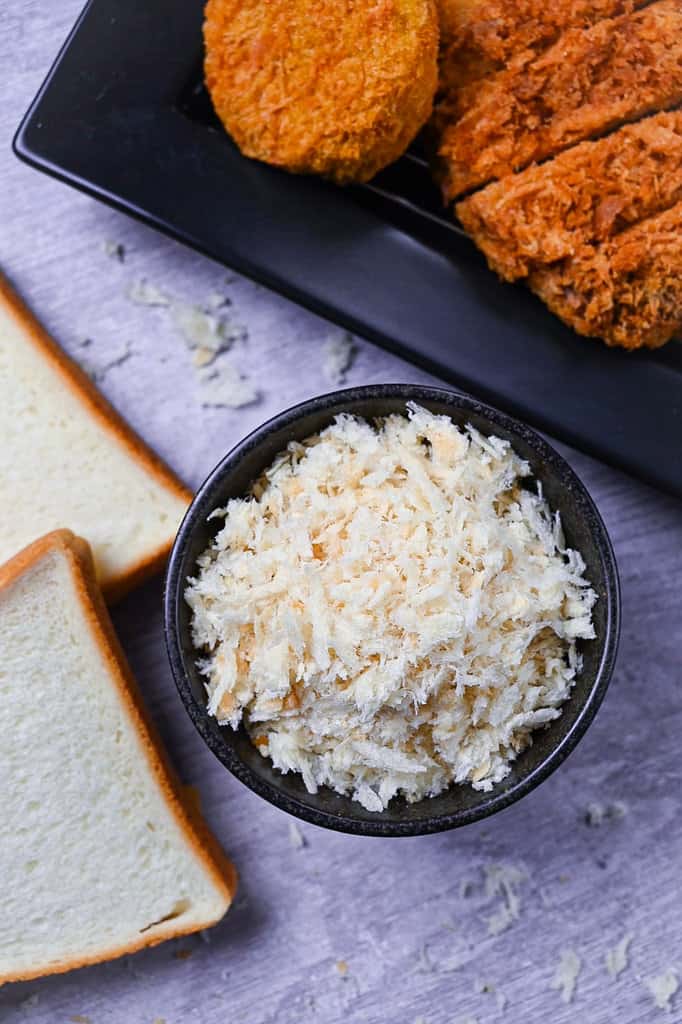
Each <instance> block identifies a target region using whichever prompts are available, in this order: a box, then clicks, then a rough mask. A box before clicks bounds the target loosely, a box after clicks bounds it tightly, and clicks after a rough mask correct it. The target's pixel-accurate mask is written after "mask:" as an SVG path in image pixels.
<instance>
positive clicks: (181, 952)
mask: <svg viewBox="0 0 682 1024" xmlns="http://www.w3.org/2000/svg"><path fill="white" fill-rule="evenodd" d="M191 955H192V950H191V949H176V950H175V952H174V953H173V956H174V957H175V959H176V960H189V958H190V957H191Z"/></svg>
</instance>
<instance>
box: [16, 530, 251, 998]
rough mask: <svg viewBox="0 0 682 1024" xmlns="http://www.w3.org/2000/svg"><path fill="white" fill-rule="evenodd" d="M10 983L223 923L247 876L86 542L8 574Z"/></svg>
mask: <svg viewBox="0 0 682 1024" xmlns="http://www.w3.org/2000/svg"><path fill="white" fill-rule="evenodd" d="M0 736H1V737H2V740H1V747H0V751H1V757H0V760H1V761H2V784H1V785H0V879H1V880H2V881H1V883H0V906H1V908H2V909H1V911H0V913H1V916H2V921H3V924H2V927H1V928H0V984H2V983H3V982H5V981H16V980H20V979H27V978H32V977H37V976H38V975H42V974H52V973H57V972H62V971H67V970H70V969H71V968H73V967H79V966H82V965H84V964H90V963H95V962H97V961H100V960H105V959H109V958H113V957H116V956H121V955H122V954H124V953H130V952H132V951H134V950H136V949H140V948H141V947H143V946H150V945H155V944H156V943H157V942H161V941H163V940H164V939H169V938H172V937H174V936H177V935H183V934H186V933H188V932H193V931H196V930H198V929H201V928H206V927H207V926H209V925H211V924H214V923H215V922H216V921H218V920H219V919H220V918H221V917H222V916H223V914H224V913H225V911H226V910H227V908H228V906H229V904H230V900H231V898H232V895H233V892H234V889H235V885H236V875H235V872H234V869H233V867H232V865H231V864H230V862H229V861H228V860H227V858H226V856H225V854H224V853H223V852H222V851H221V849H220V847H219V846H218V844H217V842H216V840H215V839H214V838H213V837H212V836H211V834H210V833H209V831H208V829H207V828H206V826H205V824H204V823H203V822H202V821H201V819H200V818H199V817H198V815H197V814H196V811H195V810H194V809H193V807H192V804H191V802H190V801H189V799H188V798H187V797H186V796H183V793H182V790H181V788H180V786H179V784H178V782H177V780H176V779H175V777H174V776H173V774H172V772H171V770H170V768H169V766H168V764H167V762H166V759H165V757H164V755H163V753H162V750H161V748H160V746H159V741H158V739H157V737H156V735H155V734H154V732H153V730H152V729H151V727H150V725H149V723H148V721H147V719H146V716H145V715H144V711H143V707H142V704H141V700H140V696H139V693H138V690H137V687H136V685H135V682H134V680H133V678H132V676H131V673H130V670H129V668H128V666H127V664H126V662H125V658H124V655H123V652H122V651H121V648H120V646H119V644H118V641H117V639H116V636H115V634H114V632H113V627H112V625H111V621H110V619H109V617H108V614H107V611H106V607H105V605H104V602H103V600H102V597H101V594H100V592H99V588H98V586H97V583H96V580H95V576H94V569H93V564H92V559H91V556H90V551H89V548H88V546H87V544H86V543H85V542H84V541H82V540H81V539H80V538H77V537H74V535H73V534H72V533H71V532H70V531H68V530H57V531H55V532H54V533H51V534H48V536H46V537H43V538H41V539H40V540H38V541H36V542H35V543H34V544H32V545H31V546H30V547H28V548H26V549H25V550H24V551H22V552H21V553H20V554H19V555H17V556H16V557H15V558H13V559H12V560H11V561H10V562H8V563H7V564H6V565H5V566H3V567H2V568H0Z"/></svg>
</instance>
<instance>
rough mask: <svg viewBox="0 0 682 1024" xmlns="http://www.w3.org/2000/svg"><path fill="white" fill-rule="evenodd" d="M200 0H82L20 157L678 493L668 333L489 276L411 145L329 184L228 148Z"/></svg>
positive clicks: (678, 436) (677, 395) (680, 405)
mask: <svg viewBox="0 0 682 1024" xmlns="http://www.w3.org/2000/svg"><path fill="white" fill-rule="evenodd" d="M202 7H203V5H202V3H201V2H200V0H145V2H144V3H140V2H139V0H90V3H89V4H88V5H87V7H86V8H85V10H84V12H83V14H82V15H81V17H80V19H79V21H78V24H77V25H76V27H75V28H74V30H73V32H72V34H71V36H70V37H69V39H68V40H67V43H66V45H65V46H64V48H63V50H62V52H61V53H60V55H59V57H58V59H57V62H56V64H55V66H54V67H53V69H52V71H51V72H50V74H49V76H48V78H47V81H46V82H45V84H44V85H43V87H42V89H41V90H40V93H39V95H38V96H37V98H36V100H35V101H34V103H33V105H32V106H31V109H30V110H29V112H28V114H27V115H26V117H25V118H24V121H23V123H22V125H21V127H20V128H19V131H18V132H17V136H16V138H15V141H14V147H15V151H16V153H17V154H18V155H19V156H20V157H21V158H22V159H24V160H26V161H27V162H28V163H31V164H33V165H34V166H36V167H38V168H40V169H41V170H44V171H47V172H48V173H50V174H53V175H55V176H56V177H58V178H61V179H63V180H64V181H67V182H69V183H70V184H72V185H75V186H76V187H77V188H80V189H82V190H84V191H86V192H90V193H91V194H93V195H95V196H97V197H98V198H100V199H103V200H104V201H105V202H108V203H110V204H111V205H112V206H116V207H118V208H119V209H122V210H125V211H126V212H127V213H130V214H132V215H133V216H136V217H138V218H140V219H141V220H144V221H146V222H148V223H150V224H153V225H154V226H155V227H157V228H159V229H160V230H162V231H165V232H166V233H167V234H169V235H172V236H173V237H175V238H178V239H181V240H182V241H183V242H186V243H188V244H189V245H192V246H194V247H195V248H196V249H199V250H200V251H202V252H204V253H206V254H208V255H209V256H212V257H214V258H215V259H217V260H220V261H222V262H223V263H225V264H228V265H229V266H231V267H234V268H236V269H237V270H239V271H241V272H243V273H245V274H247V275H249V276H251V277H254V278H256V279H257V280H259V281H262V282H263V283H264V284H266V285H268V286H270V287H271V288H274V289H276V290H277V291H280V292H282V293H283V294H285V295H287V296H289V297H290V298H292V299H294V300H296V301H297V302H300V303H302V304H303V305H305V306H308V307H309V308H310V309H312V310H314V311H315V312H317V313H320V314H322V315H323V316H326V317H328V318H329V319H331V320H335V321H337V322H338V323H341V324H343V325H345V326H346V327H348V328H349V329H351V330H353V331H356V332H358V333H360V334H364V335H365V336H366V337H368V338H371V339H372V340H373V341H375V342H377V343H378V344H380V345H383V346H384V347H386V348H388V349H390V350H391V351H394V352H397V353H398V354H400V355H402V356H404V357H406V358H407V359H411V360H412V361H414V362H416V363H419V364H420V365H421V366H424V367H426V368H427V369H429V370H431V371H434V372H435V373H438V374H440V375H441V376H442V377H444V378H446V379H447V380H449V381H451V382H453V383H455V384H457V385H458V386H459V387H461V388H463V389H465V390H468V391H471V392H474V393H476V394H477V395H479V396H481V397H484V398H486V399H488V400H492V401H494V402H496V403H497V404H498V405H500V406H502V407H504V408H505V409H507V410H508V411H510V412H513V413H515V414H516V415H518V416H520V417H522V418H525V419H528V420H530V421H532V422H533V423H535V424H536V425H537V426H540V427H542V428H544V429H545V430H547V431H549V432H550V433H552V434H555V435H556V436H557V437H561V438H563V439H564V440H566V441H568V442H570V443H573V444H575V445H577V446H579V447H581V448H583V449H585V450H586V451H589V452H592V453H593V454H595V455H598V456H600V457H602V458H604V459H605V460H607V461H609V462H612V463H613V464H615V465H618V466H621V467H623V468H625V469H627V470H629V471H631V472H633V473H635V474H637V475H639V476H641V477H642V478H644V479H646V480H649V481H651V482H652V483H655V484H657V485H659V486H660V487H662V488H664V489H667V490H669V491H671V492H673V493H675V494H678V495H680V496H682V454H681V453H682V446H681V444H680V441H681V440H682V346H680V345H678V344H675V343H673V344H671V345H670V346H668V347H667V348H666V349H664V350H662V351H660V352H656V353H651V352H643V353H642V352H639V353H626V352H622V351H618V350H614V351H611V350H608V349H607V348H606V347H605V346H604V345H602V344H601V343H600V342H598V341H591V340H585V339H582V338H579V337H577V336H576V335H574V334H573V333H572V332H571V331H569V330H568V329H567V328H566V327H564V326H563V325H562V324H561V323H560V322H559V321H558V320H556V319H555V318H554V317H553V316H552V315H551V314H550V313H549V312H547V310H546V309H545V308H544V307H543V305H542V303H540V302H539V300H537V299H535V298H534V297H533V296H532V295H531V294H530V293H528V292H527V291H526V290H525V289H524V288H523V287H521V286H510V285H503V284H501V283H500V282H499V281H498V280H497V279H496V278H495V277H494V276H493V274H492V273H490V272H489V271H488V270H487V268H486V266H485V262H484V260H483V259H482V257H481V256H480V254H479V253H478V252H477V251H476V249H475V248H474V246H473V244H472V243H471V242H470V241H469V240H468V239H467V238H466V237H464V236H463V235H462V234H461V232H459V231H458V229H457V228H456V226H455V225H454V224H453V223H452V221H451V220H450V218H449V217H448V216H446V215H445V214H444V213H443V211H442V210H441V208H440V206H439V202H438V197H437V194H436V191H435V189H434V187H433V185H432V183H431V181H430V179H429V175H428V170H427V168H426V165H425V163H424V162H423V161H422V160H421V159H420V157H419V155H418V154H415V153H411V154H409V155H408V156H406V157H404V158H403V159H402V160H400V161H398V163H397V164H395V165H393V167H391V168H389V169H388V170H386V171H384V172H382V174H381V175H379V176H378V178H377V179H375V181H374V182H373V183H371V184H370V185H368V186H363V187H357V188H346V189H341V188H338V187H335V186H333V185H330V184H328V183H326V182H323V181H319V180H315V179H311V178H300V177H294V176H291V175H287V174H285V173H284V172H281V171H277V170H274V169H272V168H269V167H266V166H264V165H262V164H258V163H255V162H253V161H249V160H246V159H244V158H243V157H242V156H241V155H240V154H239V152H238V151H237V149H236V147H235V146H234V145H233V144H232V142H231V141H230V140H229V138H228V137H227V136H226V134H225V133H224V132H223V131H222V129H221V128H220V127H219V126H218V125H217V123H216V121H215V118H214V115H213V113H212V111H211V107H210V103H209V102H208V98H207V97H206V95H205V93H204V90H203V87H202V84H201V49H202V44H201V21H202Z"/></svg>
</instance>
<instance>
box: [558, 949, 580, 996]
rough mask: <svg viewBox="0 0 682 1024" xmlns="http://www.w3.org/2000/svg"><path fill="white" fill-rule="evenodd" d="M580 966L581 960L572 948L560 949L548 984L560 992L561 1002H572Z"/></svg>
mask: <svg viewBox="0 0 682 1024" xmlns="http://www.w3.org/2000/svg"><path fill="white" fill-rule="evenodd" d="M581 967H582V960H581V959H580V957H579V956H578V954H577V953H576V951H575V950H574V949H562V951H561V959H560V960H559V964H558V966H557V969H556V971H555V974H554V977H553V979H552V981H551V986H550V987H551V988H553V989H555V990H557V991H558V992H560V993H561V1000H562V1002H564V1003H570V1002H572V1000H573V996H574V995H575V988H576V984H577V981H578V975H579V974H580V969H581Z"/></svg>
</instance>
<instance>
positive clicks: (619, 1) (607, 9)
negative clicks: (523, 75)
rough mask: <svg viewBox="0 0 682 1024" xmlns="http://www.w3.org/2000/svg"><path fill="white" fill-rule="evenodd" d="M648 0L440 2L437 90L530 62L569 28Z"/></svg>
mask: <svg viewBox="0 0 682 1024" xmlns="http://www.w3.org/2000/svg"><path fill="white" fill-rule="evenodd" d="M647 2H648V0H438V14H439V18H440V32H441V44H440V49H441V56H440V62H441V83H440V92H441V93H444V94H446V93H451V92H452V90H453V89H458V88H460V87H461V86H462V85H465V84H466V83H468V82H473V81H476V80H477V79H479V78H482V77H483V76H484V75H486V74H490V73H491V72H493V71H500V70H501V69H502V68H504V67H505V65H506V64H507V63H508V62H509V61H510V60H511V59H512V58H513V57H514V58H518V57H521V56H522V57H523V58H524V59H525V60H528V59H530V58H532V57H534V56H537V55H538V54H539V53H540V52H541V51H542V50H544V49H546V48H547V47H548V46H550V45H551V44H552V43H554V42H555V41H556V40H557V38H558V37H559V35H560V34H561V33H562V32H563V31H564V30H565V29H567V28H589V26H590V25H593V24H594V23H595V22H597V21H600V20H601V19H602V18H615V17H618V16H619V15H621V14H628V13H630V12H631V11H633V10H635V8H637V7H643V6H644V4H645V3H647Z"/></svg>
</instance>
